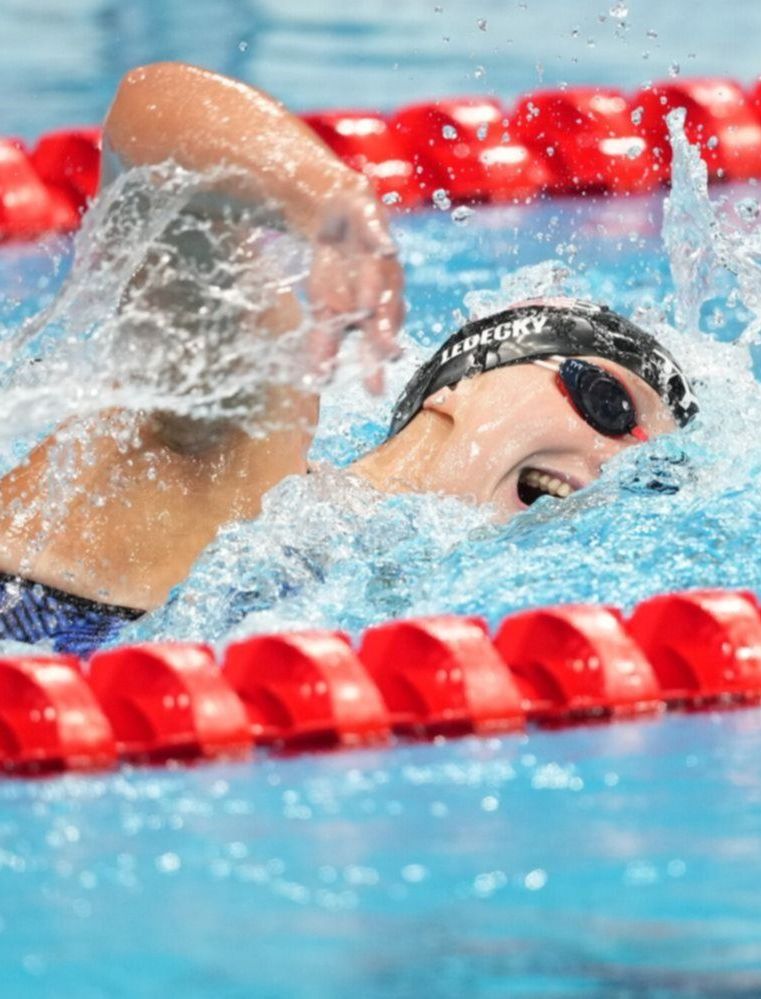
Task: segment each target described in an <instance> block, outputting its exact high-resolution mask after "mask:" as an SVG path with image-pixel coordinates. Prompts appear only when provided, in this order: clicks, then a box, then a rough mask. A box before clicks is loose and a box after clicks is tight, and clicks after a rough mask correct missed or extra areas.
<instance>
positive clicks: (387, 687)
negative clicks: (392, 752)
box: [359, 616, 526, 733]
mask: <svg viewBox="0 0 761 999" xmlns="http://www.w3.org/2000/svg"><path fill="white" fill-rule="evenodd" d="M359 657H360V659H361V660H362V662H363V663H364V664H365V666H366V667H367V669H368V670H369V672H370V675H371V676H372V678H373V680H374V681H375V682H376V684H377V685H378V688H379V690H380V692H381V696H382V697H383V699H384V701H385V702H386V707H387V708H388V711H389V714H390V717H391V723H392V725H393V727H394V729H395V730H396V731H399V732H408V731H414V730H415V729H423V730H425V731H426V732H428V733H438V732H451V731H458V730H459V731H474V732H487V731H492V730H497V729H500V730H506V729H514V728H522V727H523V725H524V723H525V720H526V719H525V714H524V711H523V708H522V706H521V700H520V696H519V693H518V689H517V687H516V686H515V683H514V681H513V678H512V676H511V675H510V672H509V671H508V670H507V669H506V668H505V665H504V663H503V662H502V660H501V659H500V657H499V655H498V654H497V652H496V650H495V648H494V646H493V645H492V642H491V640H490V638H489V635H488V631H487V628H486V624H485V622H483V621H482V620H480V619H479V618H472V617H465V618H463V617H450V616H447V617H431V618H420V619H417V620H412V621H391V622H389V623H388V624H382V625H379V626H377V627H375V628H370V629H369V630H368V631H366V632H365V635H364V638H363V640H362V645H361V647H360V650H359Z"/></svg>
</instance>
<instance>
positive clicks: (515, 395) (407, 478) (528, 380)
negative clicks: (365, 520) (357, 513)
mask: <svg viewBox="0 0 761 999" xmlns="http://www.w3.org/2000/svg"><path fill="white" fill-rule="evenodd" d="M585 360H589V361H592V362H593V363H595V364H599V366H600V367H603V368H605V369H606V370H608V371H610V372H611V373H612V374H613V375H615V376H616V377H617V378H618V379H619V380H620V381H621V382H622V383H623V384H624V386H625V387H626V389H627V390H628V392H629V394H630V395H631V397H632V400H633V402H634V406H635V411H636V415H637V422H638V425H639V426H641V427H642V429H643V430H644V431H645V432H646V433H647V434H648V436H650V437H654V436H656V435H658V434H663V433H669V432H671V431H673V430H674V429H676V424H675V422H674V419H673V417H672V416H671V414H670V412H669V410H668V409H667V407H666V406H665V404H664V403H663V402H662V401H661V399H660V398H659V396H658V395H657V393H656V392H655V391H654V390H653V389H652V388H651V387H650V386H649V385H647V384H646V383H645V382H643V381H642V380H641V379H640V378H638V377H637V376H636V375H633V374H632V373H631V372H629V371H628V370H627V369H626V368H623V367H621V366H620V365H618V364H615V363H613V362H611V361H607V360H604V359H602V358H585ZM638 443H639V441H637V440H636V439H635V438H634V437H632V436H631V435H628V434H627V435H626V436H624V437H606V436H604V435H603V434H600V433H598V432H597V431H595V430H593V429H592V427H590V426H589V424H588V423H586V422H585V421H584V420H583V419H582V418H581V416H580V415H579V414H578V413H577V412H576V410H575V409H574V407H573V406H572V405H571V403H570V402H569V400H568V399H567V397H566V396H565V395H563V393H562V392H561V391H560V390H559V388H558V386H557V384H556V380H555V374H554V373H553V372H552V371H548V370H547V369H546V368H542V367H539V366H538V365H534V364H520V365H515V366H512V367H505V368H498V369H496V370H494V371H490V372H488V373H486V374H482V375H478V376H476V377H475V378H470V379H464V380H463V381H461V382H459V383H458V384H457V385H456V386H455V387H454V388H451V389H442V390H440V391H438V392H436V393H434V394H433V395H432V396H429V398H428V399H427V400H426V401H425V404H424V408H423V411H422V412H421V413H420V414H419V415H418V416H417V417H416V418H415V419H414V420H413V421H412V423H410V424H409V426H408V427H407V428H406V429H405V430H403V431H402V433H401V434H399V435H398V437H396V438H393V439H392V440H391V441H389V442H387V443H386V444H385V445H383V446H381V448H379V449H378V450H377V451H375V452H373V453H372V454H370V455H367V456H366V457H365V458H362V459H360V460H359V461H358V462H357V463H356V464H355V465H354V470H355V471H356V472H358V473H359V474H361V475H364V476H365V477H366V478H367V479H368V480H369V481H370V482H372V483H373V484H374V485H375V486H376V487H377V488H379V489H383V490H386V491H389V490H393V491H408V490H412V491H434V492H440V493H445V494H447V495H453V496H459V497H461V498H462V499H467V500H471V501H473V502H475V503H489V504H491V505H492V506H493V508H494V512H495V517H496V518H497V519H499V520H501V521H506V520H509V519H510V518H511V517H513V516H515V514H517V513H520V511H521V510H524V509H525V508H526V504H525V503H524V502H522V500H521V498H520V496H519V495H518V479H519V476H520V474H521V472H522V471H523V470H525V469H528V468H533V469H536V470H538V471H541V472H544V473H548V474H549V475H550V476H551V477H552V478H555V479H559V480H560V482H562V483H567V484H568V485H569V486H570V487H571V488H572V489H574V490H575V489H581V488H583V487H584V486H586V485H589V483H590V482H592V481H594V480H595V479H596V478H598V477H599V475H600V471H601V469H602V467H603V466H604V465H605V463H606V462H608V461H610V460H611V459H612V458H613V457H615V456H616V455H617V454H619V453H620V452H621V451H623V450H624V449H626V448H628V447H632V446H634V445H636V444H638Z"/></svg>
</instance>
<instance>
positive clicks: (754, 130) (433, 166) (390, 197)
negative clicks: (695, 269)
mask: <svg viewBox="0 0 761 999" xmlns="http://www.w3.org/2000/svg"><path fill="white" fill-rule="evenodd" d="M677 107H683V108H685V109H686V111H687V122H686V132H687V137H688V139H689V140H690V142H693V143H698V144H699V145H700V148H701V152H702V155H703V158H704V159H705V160H706V163H707V165H708V172H709V177H710V178H711V179H712V180H720V179H726V180H747V179H750V178H761V81H757V82H756V83H755V85H754V86H752V87H751V88H750V89H744V88H743V87H742V86H741V85H740V84H739V83H736V82H735V81H733V80H730V79H724V78H707V79H706V78H704V79H691V80H690V79H686V80H669V81H667V82H663V83H655V84H653V85H652V86H650V87H647V88H645V89H642V90H640V91H638V92H637V93H634V94H625V93H623V92H622V91H620V90H617V89H614V88H609V87H569V88H567V89H565V90H540V91H537V92H536V93H532V94H527V95H526V96H524V97H521V98H519V99H518V100H517V101H516V103H515V104H514V105H512V106H507V105H504V104H502V103H501V102H500V101H499V100H497V99H496V98H492V97H459V98H446V99H442V100H437V101H426V102H421V103H417V104H411V105H408V106H406V107H403V108H401V109H399V110H398V111H395V112H392V113H388V114H386V113H380V112H377V111H371V110H345V111H340V110H339V111H316V112H313V113H311V114H306V115H304V116H303V117H304V120H305V121H306V122H307V123H308V124H309V125H310V126H311V127H312V129H313V130H314V131H315V132H316V133H317V135H319V136H320V138H321V139H323V141H324V142H326V143H327V145H328V146H330V148H331V149H332V150H333V151H334V152H335V153H336V154H337V155H338V156H340V157H341V158H342V159H343V160H344V161H345V162H346V163H348V164H349V165H350V166H352V167H353V168H354V169H356V170H359V171H361V172H363V173H365V174H366V175H367V176H368V177H369V178H370V179H371V180H372V182H373V183H374V185H375V187H376V190H377V192H378V194H379V195H380V196H381V197H382V198H383V200H384V201H385V202H386V203H387V204H388V205H396V206H397V207H400V208H403V209H404V208H406V209H412V208H417V207H421V206H425V205H430V204H431V203H432V198H433V195H434V192H436V191H438V190H441V191H444V192H446V197H447V198H448V199H449V200H450V201H451V202H453V203H455V204H457V203H463V202H471V203H472V202H477V201H483V202H498V203H499V202H503V203H504V202H508V203H515V202H523V201H526V200H529V199H531V198H534V197H536V196H538V195H541V194H548V195H553V194H588V193H614V194H634V193H638V192H642V191H648V190H651V189H653V188H654V187H656V186H657V185H659V184H661V183H665V182H667V181H668V179H669V175H670V160H671V148H670V146H669V143H668V138H667V127H666V123H665V120H664V117H665V115H666V114H667V113H668V112H669V111H671V110H672V109H673V108H677ZM99 160H100V133H99V131H98V129H96V128H73V129H64V130H61V131H56V132H50V133H48V134H46V135H43V136H42V137H41V138H40V139H39V141H38V142H37V144H36V145H35V146H34V148H33V149H29V148H27V147H26V146H25V145H24V143H23V142H21V141H20V140H19V139H14V138H7V139H0V239H10V238H32V237H35V236H39V235H42V234H43V233H46V232H53V231H67V230H72V229H75V228H76V227H77V225H78V224H79V220H80V218H81V215H82V212H83V211H84V209H85V208H86V206H87V203H88V200H89V199H90V198H92V197H93V196H94V194H95V191H96V189H97V183H98V169H99ZM442 197H443V196H442Z"/></svg>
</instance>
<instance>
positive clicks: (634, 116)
mask: <svg viewBox="0 0 761 999" xmlns="http://www.w3.org/2000/svg"><path fill="white" fill-rule="evenodd" d="M644 113H645V109H644V108H643V107H636V108H635V109H634V110H633V111H632V113H631V115H630V118H631V120H632V125H639V124H640V123H641V121H642V115H643V114H644Z"/></svg>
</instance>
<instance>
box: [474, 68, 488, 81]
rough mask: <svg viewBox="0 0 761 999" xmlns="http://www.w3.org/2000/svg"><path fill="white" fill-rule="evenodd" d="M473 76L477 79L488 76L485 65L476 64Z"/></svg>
mask: <svg viewBox="0 0 761 999" xmlns="http://www.w3.org/2000/svg"><path fill="white" fill-rule="evenodd" d="M473 76H475V78H476V79H477V80H481V79H483V77H484V76H486V70H485V69H484V67H483V66H476V68H475V69H474V70H473Z"/></svg>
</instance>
